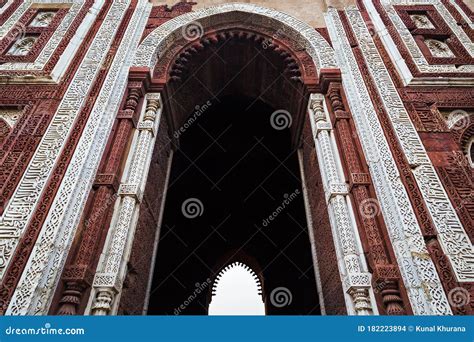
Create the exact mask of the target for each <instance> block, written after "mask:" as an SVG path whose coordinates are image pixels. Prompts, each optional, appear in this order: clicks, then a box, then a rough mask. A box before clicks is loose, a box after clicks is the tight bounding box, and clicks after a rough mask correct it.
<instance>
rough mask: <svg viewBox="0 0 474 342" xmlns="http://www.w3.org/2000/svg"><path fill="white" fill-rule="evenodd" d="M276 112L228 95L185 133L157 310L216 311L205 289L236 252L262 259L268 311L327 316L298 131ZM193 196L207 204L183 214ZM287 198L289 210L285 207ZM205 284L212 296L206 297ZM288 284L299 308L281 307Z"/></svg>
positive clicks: (152, 308)
mask: <svg viewBox="0 0 474 342" xmlns="http://www.w3.org/2000/svg"><path fill="white" fill-rule="evenodd" d="M274 111H275V109H274V108H271V107H270V106H268V105H266V104H265V103H263V102H261V101H259V100H253V99H249V98H244V97H239V96H226V97H223V98H221V99H219V101H218V100H212V101H211V106H210V107H209V108H208V109H207V110H206V111H205V112H204V113H202V115H200V117H199V119H198V120H197V121H195V122H193V123H192V124H191V125H190V127H189V128H188V129H187V130H186V131H185V132H184V133H183V134H182V136H181V137H180V149H179V150H178V151H177V152H176V153H175V155H174V160H173V164H172V168H171V176H170V182H169V188H168V194H167V198H166V203H165V210H164V216H163V222H162V228H161V233H160V241H159V244H158V250H157V256H156V263H155V270H154V275H153V283H152V286H151V293H150V301H149V307H148V313H149V314H169V315H172V314H178V313H179V314H193V315H200V314H207V307H208V302H209V296H210V290H211V287H212V284H209V285H207V287H206V285H203V284H206V280H207V279H213V277H214V276H215V273H218V272H219V270H220V269H216V267H215V265H216V263H217V262H218V260H220V261H221V262H222V256H224V255H228V254H229V251H240V253H245V254H247V255H249V256H252V258H255V260H257V261H258V263H259V265H260V267H261V276H262V278H263V282H264V285H263V293H264V296H265V298H266V300H265V301H266V311H267V314H301V315H306V314H319V313H320V311H319V305H318V296H317V290H316V285H315V279H314V270H313V263H312V257H311V247H310V243H309V238H308V231H307V225H306V217H305V211H304V202H303V195H302V190H301V180H300V173H299V166H298V160H297V153H296V150H295V149H293V148H292V146H291V143H290V132H289V129H285V130H276V129H274V128H273V127H272V125H271V124H270V117H271V114H272V113H273V112H274ZM189 198H195V199H198V200H199V201H200V202H201V203H202V205H203V211H202V214H201V216H198V217H196V218H187V217H185V215H183V212H182V205H183V202H185V201H186V200H187V199H189ZM289 198H291V200H290V201H288V199H289ZM285 199H287V202H289V204H285V206H286V208H284V209H283V210H279V209H278V207H279V206H280V207H281V206H282V205H283V202H284V200H285ZM280 209H281V208H280ZM277 211H278V212H279V213H277V215H274V214H273V213H274V212H277ZM271 215H273V216H275V218H274V219H273V220H272V221H267V224H264V223H263V221H264V220H265V219H268V217H269V216H271ZM231 261H234V260H230V259H229V262H231ZM224 263H225V261H224ZM196 284H200V285H201V286H200V288H201V289H202V288H204V287H205V290H204V291H201V290H200V291H197V288H198V287H197V286H196ZM279 287H285V288H287V289H288V290H289V291H290V292H291V297H292V300H291V303H290V304H288V305H284V306H282V307H277V306H275V305H273V304H272V301H271V299H270V295H271V293H272V291H273V290H274V289H276V288H279ZM197 292H200V293H197ZM278 306H279V305H278Z"/></svg>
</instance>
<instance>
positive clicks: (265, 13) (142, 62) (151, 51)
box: [133, 4, 337, 73]
mask: <svg viewBox="0 0 474 342" xmlns="http://www.w3.org/2000/svg"><path fill="white" fill-rule="evenodd" d="M238 13H242V14H244V15H245V17H247V18H248V16H249V15H252V16H254V17H252V18H251V21H252V23H253V24H254V25H259V26H262V27H266V28H271V29H273V30H274V31H275V34H276V33H277V32H280V33H281V32H284V34H285V35H286V36H288V38H291V39H293V40H294V41H296V42H298V44H299V45H300V46H301V48H302V49H304V50H306V51H307V53H308V54H309V55H310V56H311V58H312V59H313V62H314V64H315V66H316V69H317V71H318V73H320V70H321V69H337V64H336V60H335V57H334V50H333V49H332V47H331V46H330V45H329V43H328V42H327V41H326V40H325V39H324V38H323V37H322V36H321V34H319V33H318V32H317V31H316V30H315V29H314V28H312V27H311V26H309V25H308V24H306V23H304V22H302V21H300V20H298V19H296V18H294V17H292V16H290V15H288V14H285V13H282V12H278V11H276V10H273V9H269V8H264V7H260V6H256V5H251V4H225V5H220V6H213V7H209V8H206V9H202V10H199V11H196V12H190V13H186V14H183V15H181V16H179V17H176V18H174V19H172V20H170V21H168V22H166V23H164V24H163V25H161V26H159V27H158V28H156V29H155V30H154V31H152V32H151V33H150V34H149V35H148V36H147V37H146V38H145V39H144V40H143V41H142V42H141V44H140V46H139V47H138V50H137V53H136V55H135V60H134V62H133V67H135V68H149V69H150V70H151V69H153V68H154V66H155V65H156V63H157V62H158V59H159V58H160V57H161V56H162V55H163V54H164V53H165V52H166V51H167V50H168V49H169V48H170V47H171V46H172V45H173V43H174V42H175V41H176V40H178V39H179V38H182V28H183V27H185V26H186V25H188V24H190V23H192V22H195V21H197V22H199V24H201V25H202V27H203V29H204V31H206V29H208V28H211V27H212V26H214V25H218V24H222V23H226V22H232V21H235V20H236V19H237V18H238V17H239V15H238Z"/></svg>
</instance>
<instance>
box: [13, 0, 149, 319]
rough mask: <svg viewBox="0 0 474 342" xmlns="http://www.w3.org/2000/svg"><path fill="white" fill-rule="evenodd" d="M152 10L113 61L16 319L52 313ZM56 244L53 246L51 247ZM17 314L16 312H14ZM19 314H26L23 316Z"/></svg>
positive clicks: (140, 15)
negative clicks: (137, 49) (130, 69)
mask: <svg viewBox="0 0 474 342" xmlns="http://www.w3.org/2000/svg"><path fill="white" fill-rule="evenodd" d="M126 7H128V6H127V2H124V6H123V7H122V8H121V9H120V12H119V13H120V15H119V14H118V13H117V14H114V13H113V12H111V15H112V16H111V18H113V19H115V21H110V22H107V23H104V24H103V25H105V27H108V28H109V29H110V28H112V27H114V26H115V27H119V25H117V23H119V22H121V21H122V18H123V15H124V12H125V9H126ZM150 8H151V6H150V5H149V4H148V3H147V2H146V1H144V0H142V1H140V4H139V5H138V6H137V8H136V9H135V13H134V15H133V17H132V19H131V21H130V22H129V23H128V25H127V27H128V29H127V32H126V33H125V35H124V37H123V38H122V43H121V45H120V47H119V49H118V51H117V53H116V55H115V57H114V62H113V63H112V66H111V68H110V71H109V72H108V75H107V78H106V79H105V81H104V86H103V88H102V91H101V94H100V95H99V97H98V99H97V101H96V104H95V107H94V109H93V111H92V113H91V116H90V118H89V121H88V123H87V126H86V128H85V130H84V132H83V134H82V137H81V140H80V142H79V144H78V147H77V148H76V151H75V154H74V157H73V159H72V161H71V164H70V165H69V167H68V170H67V171H66V174H65V176H64V181H63V183H62V184H61V187H60V189H59V191H58V194H57V195H56V198H55V201H54V202H53V204H52V207H51V210H50V211H49V214H48V217H47V219H46V221H45V223H44V225H43V228H42V232H41V235H40V236H39V238H38V243H37V244H36V246H35V248H34V250H33V252H32V254H31V256H30V259H29V261H28V265H27V267H26V269H25V271H24V272H23V275H22V278H21V279H20V282H19V284H18V286H17V290H16V292H15V294H14V296H13V297H12V301H11V304H10V308H9V310H12V313H14V314H47V312H48V308H49V303H50V302H51V300H52V297H53V293H54V290H55V288H56V285H57V283H58V281H59V277H60V272H61V270H62V268H63V266H64V263H65V261H66V256H67V252H68V251H69V249H70V246H71V243H72V239H73V237H74V233H75V231H76V228H77V227H78V224H79V219H80V217H81V214H82V211H83V208H84V206H85V203H86V200H87V196H88V194H89V191H90V188H91V186H92V183H93V181H94V176H95V173H96V170H97V168H98V166H99V161H100V158H101V156H102V153H103V151H104V149H105V145H106V143H107V138H108V136H109V134H110V130H111V128H112V124H113V122H114V119H115V116H114V115H113V114H115V113H116V112H117V111H118V109H119V105H120V102H121V94H123V92H124V91H125V88H126V85H127V76H128V70H129V67H130V65H131V63H132V61H133V57H134V54H135V48H136V47H137V46H138V44H139V39H140V36H141V33H142V31H143V29H144V27H145V24H146V21H147V17H148V13H149V10H150ZM122 11H123V12H122ZM108 25H110V26H108ZM51 241H54V242H53V243H51ZM53 246H54V248H53ZM58 246H60V247H58ZM38 270H41V272H38ZM35 289H37V290H36V291H35ZM26 292H27V293H28V295H27V294H26ZM13 308H16V309H15V311H14V310H13ZM20 308H21V310H23V311H20ZM7 313H10V312H9V311H8V312H7Z"/></svg>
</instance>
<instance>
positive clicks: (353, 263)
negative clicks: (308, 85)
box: [308, 94, 378, 315]
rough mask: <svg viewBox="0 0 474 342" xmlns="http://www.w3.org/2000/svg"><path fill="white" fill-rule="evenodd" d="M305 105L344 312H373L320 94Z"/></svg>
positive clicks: (366, 274) (367, 277)
mask: <svg viewBox="0 0 474 342" xmlns="http://www.w3.org/2000/svg"><path fill="white" fill-rule="evenodd" d="M308 107H309V108H308V115H309V118H310V123H311V130H312V132H313V139H314V144H315V148H316V155H317V157H318V163H319V165H320V171H321V178H322V180H323V182H322V183H323V187H324V192H325V193H326V202H327V204H328V211H329V219H330V220H329V221H330V224H331V230H332V236H333V239H334V245H335V247H336V254H337V259H338V267H339V272H340V275H341V281H342V284H343V286H344V291H345V293H346V294H345V298H346V307H347V311H348V313H349V314H356V315H371V314H374V313H375V314H377V313H378V311H377V304H376V302H375V298H374V296H373V289H372V284H371V279H372V275H371V274H370V273H369V272H368V269H367V264H366V262H365V259H364V257H363V255H364V251H363V249H362V245H361V243H360V238H359V231H358V230H357V226H356V224H355V222H354V219H353V217H354V214H353V213H350V212H351V211H352V206H351V205H350V204H349V203H348V189H347V184H346V182H345V180H344V179H343V176H342V172H341V169H340V168H341V166H340V164H339V165H338V163H337V161H339V160H340V159H339V158H340V157H339V154H338V151H337V148H335V145H336V144H335V141H334V136H333V132H332V125H331V123H330V122H329V117H328V112H327V108H326V104H325V102H324V96H323V95H322V94H311V97H310V100H309V105H308ZM361 256H362V257H361Z"/></svg>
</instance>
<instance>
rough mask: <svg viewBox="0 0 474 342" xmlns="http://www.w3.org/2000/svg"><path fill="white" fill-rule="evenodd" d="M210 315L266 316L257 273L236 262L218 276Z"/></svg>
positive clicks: (213, 291)
mask: <svg viewBox="0 0 474 342" xmlns="http://www.w3.org/2000/svg"><path fill="white" fill-rule="evenodd" d="M209 315H265V303H264V302H263V300H262V285H261V283H260V280H259V278H258V276H257V275H256V274H255V272H254V271H253V270H252V269H251V268H250V267H248V266H247V265H245V264H242V263H240V262H234V263H232V264H230V265H228V266H226V267H225V268H224V269H222V270H221V272H220V273H219V274H218V275H217V277H216V280H215V282H214V285H213V289H212V299H211V303H210V304H209Z"/></svg>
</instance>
